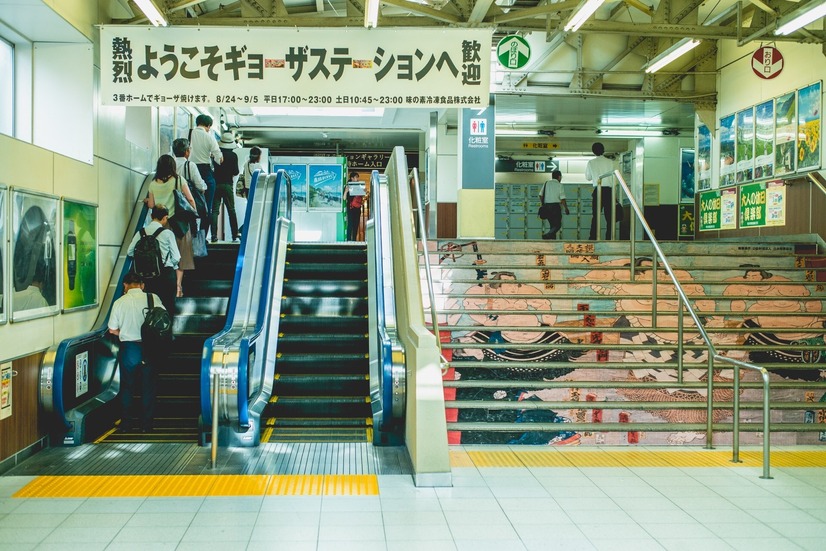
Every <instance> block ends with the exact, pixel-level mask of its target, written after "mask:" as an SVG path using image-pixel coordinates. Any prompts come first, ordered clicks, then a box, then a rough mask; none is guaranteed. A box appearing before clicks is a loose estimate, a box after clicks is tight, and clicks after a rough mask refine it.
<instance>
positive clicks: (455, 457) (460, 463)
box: [448, 450, 473, 467]
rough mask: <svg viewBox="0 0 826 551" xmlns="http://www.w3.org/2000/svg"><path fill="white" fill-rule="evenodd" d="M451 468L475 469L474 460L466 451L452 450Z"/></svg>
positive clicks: (450, 453)
mask: <svg viewBox="0 0 826 551" xmlns="http://www.w3.org/2000/svg"><path fill="white" fill-rule="evenodd" d="M448 453H449V455H450V466H451V467H473V460H472V459H471V458H470V456H469V455H468V454H467V452H466V451H464V450H450V451H449V452H448Z"/></svg>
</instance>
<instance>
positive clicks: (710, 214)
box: [700, 189, 721, 231]
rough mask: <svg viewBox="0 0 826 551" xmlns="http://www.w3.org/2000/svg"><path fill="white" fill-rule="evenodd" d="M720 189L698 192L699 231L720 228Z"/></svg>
mask: <svg viewBox="0 0 826 551" xmlns="http://www.w3.org/2000/svg"><path fill="white" fill-rule="evenodd" d="M720 195H721V194H720V190H719V189H713V190H711V191H703V192H701V193H700V231H711V230H719V229H720Z"/></svg>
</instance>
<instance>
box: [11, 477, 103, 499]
mask: <svg viewBox="0 0 826 551" xmlns="http://www.w3.org/2000/svg"><path fill="white" fill-rule="evenodd" d="M105 480H106V479H105V477H99V476H39V477H37V478H35V479H34V480H32V481H31V482H29V483H28V484H26V485H25V486H23V487H22V488H20V489H19V490H18V491H17V492H16V493H15V494H14V495H13V496H12V497H87V496H88V495H90V493H92V492H93V491H95V490H97V489H98V487H100V486H101V485H102V484H103V483H104V482H105Z"/></svg>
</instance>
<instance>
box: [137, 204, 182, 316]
mask: <svg viewBox="0 0 826 551" xmlns="http://www.w3.org/2000/svg"><path fill="white" fill-rule="evenodd" d="M168 220H169V210H168V209H167V208H166V207H165V206H163V205H155V206H154V207H152V220H151V221H150V222H149V223H148V224H147V225H146V226H145V227H144V229H145V230H146V234H147V235H154V233H155V232H156V231H157V230H158V228H166V224H167V221H168ZM166 230H168V231H166ZM166 230H165V231H162V232H161V233H159V234H158V237H157V240H158V245H160V247H161V261H162V262H163V269H162V270H161V274H160V275H159V276H158V277H156V278H153V279H148V280H146V281H144V282H143V283H144V284H145V285H146V290H147V291H149V292H151V293H155V294H156V295H158V296H159V297H161V298H160V300H161V302H162V303H163V307H164V308H165V309H166V311H167V312H169V316H170V317H173V318H174V317H175V296H176V295H177V294H178V275H177V274H176V273H175V270H177V269H178V263H179V262H180V261H181V252H180V250H178V242H177V241H176V240H175V234H174V233H172V230H169V229H168V228H166ZM140 238H141V234H140V232H137V233H136V234H135V235H134V236H133V237H132V242H131V243H129V249H128V250H127V251H126V254H127V255H128V256H133V255H134V253H135V245H137V244H138V241H139V240H140Z"/></svg>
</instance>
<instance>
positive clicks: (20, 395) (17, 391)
mask: <svg viewBox="0 0 826 551" xmlns="http://www.w3.org/2000/svg"><path fill="white" fill-rule="evenodd" d="M42 359H43V353H42V352H40V353H37V354H34V355H32V356H27V357H25V358H20V359H17V360H14V361H13V362H12V369H13V370H14V371H16V372H17V375H15V376H14V377H12V414H11V417H8V418H6V419H3V420H0V460H3V459H6V458H7V457H10V456H12V455H14V454H15V453H17V452H19V451H21V450H23V449H24V448H26V447H27V446H30V445H31V444H34V443H35V442H37V441H38V440H39V439H41V438H42V437H44V436H45V432H43V431H41V430H40V428H39V427H38V411H39V409H38V386H39V384H40V362H41V360H42Z"/></svg>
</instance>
